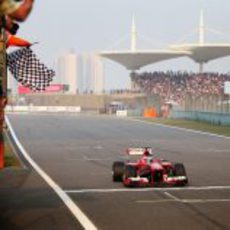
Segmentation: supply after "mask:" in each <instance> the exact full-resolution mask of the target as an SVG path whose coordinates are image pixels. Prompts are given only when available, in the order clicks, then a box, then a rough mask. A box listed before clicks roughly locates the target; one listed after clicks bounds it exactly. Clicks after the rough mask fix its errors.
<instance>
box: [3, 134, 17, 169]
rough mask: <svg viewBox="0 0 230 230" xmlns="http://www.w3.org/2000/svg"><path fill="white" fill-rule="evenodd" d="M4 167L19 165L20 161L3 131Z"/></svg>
mask: <svg viewBox="0 0 230 230" xmlns="http://www.w3.org/2000/svg"><path fill="white" fill-rule="evenodd" d="M4 151H5V155H4V167H5V168H6V167H20V162H19V160H18V158H17V156H16V154H15V151H14V149H13V148H12V145H11V143H10V141H9V138H8V136H7V135H6V134H5V133H4Z"/></svg>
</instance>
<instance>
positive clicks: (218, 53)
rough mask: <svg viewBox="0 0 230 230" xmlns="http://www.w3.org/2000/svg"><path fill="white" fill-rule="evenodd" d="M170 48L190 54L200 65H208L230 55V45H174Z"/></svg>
mask: <svg viewBox="0 0 230 230" xmlns="http://www.w3.org/2000/svg"><path fill="white" fill-rule="evenodd" d="M170 48H171V49H172V50H176V51H187V52H189V53H190V54H189V55H188V56H189V57H190V58H192V59H193V60H194V61H195V62H198V63H206V62H209V61H211V60H214V59H217V58H221V57H225V56H229V55H230V43H203V44H200V43H191V44H180V45H172V46H170Z"/></svg>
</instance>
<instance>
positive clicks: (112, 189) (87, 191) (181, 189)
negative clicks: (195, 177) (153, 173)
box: [64, 186, 230, 194]
mask: <svg viewBox="0 0 230 230" xmlns="http://www.w3.org/2000/svg"><path fill="white" fill-rule="evenodd" d="M207 190H230V186H197V187H192V186H191V187H164V188H159V187H155V188H105V189H103V188H102V189H100V188H99V189H76V190H74V189H71V190H64V191H65V192H66V193H76V194H77V193H117V192H154V191H207Z"/></svg>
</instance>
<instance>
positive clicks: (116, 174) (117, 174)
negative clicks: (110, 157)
mask: <svg viewBox="0 0 230 230" xmlns="http://www.w3.org/2000/svg"><path fill="white" fill-rule="evenodd" d="M124 170H125V163H124V162H122V161H116V162H114V163H113V181H114V182H121V181H122V178H123V175H124Z"/></svg>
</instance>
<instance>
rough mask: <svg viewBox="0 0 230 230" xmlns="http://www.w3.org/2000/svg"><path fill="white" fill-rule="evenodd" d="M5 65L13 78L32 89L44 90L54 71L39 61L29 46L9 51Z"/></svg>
mask: <svg viewBox="0 0 230 230" xmlns="http://www.w3.org/2000/svg"><path fill="white" fill-rule="evenodd" d="M7 65H8V67H9V70H10V72H11V73H12V74H13V76H14V78H15V79H16V80H17V81H18V82H20V83H21V84H22V85H23V86H25V87H29V88H30V89H31V90H33V91H44V90H45V88H46V87H47V86H49V84H50V82H51V81H52V80H53V77H54V75H55V72H54V71H53V70H51V69H48V68H47V67H46V66H45V65H44V64H43V63H41V62H40V61H39V59H38V58H37V57H36V55H35V54H34V52H33V51H32V50H31V49H30V48H22V49H19V50H16V51H14V52H12V53H10V54H9V55H8V57H7Z"/></svg>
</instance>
